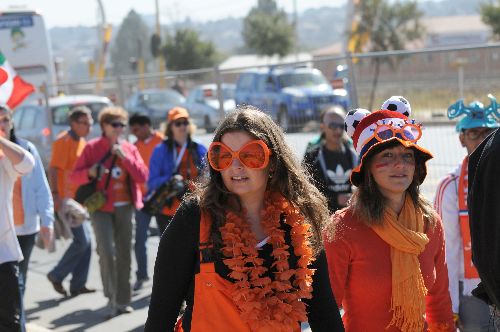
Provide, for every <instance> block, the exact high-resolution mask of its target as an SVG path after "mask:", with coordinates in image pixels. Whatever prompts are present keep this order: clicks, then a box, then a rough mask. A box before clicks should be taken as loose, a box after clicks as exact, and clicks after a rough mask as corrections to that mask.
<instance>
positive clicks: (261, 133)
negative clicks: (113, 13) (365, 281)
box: [145, 106, 344, 332]
mask: <svg viewBox="0 0 500 332" xmlns="http://www.w3.org/2000/svg"><path fill="white" fill-rule="evenodd" d="M208 161H209V164H210V166H209V172H208V176H207V178H206V179H205V180H204V182H203V183H201V184H199V185H198V187H197V190H196V191H195V192H194V193H193V194H192V195H191V196H190V197H188V198H187V199H185V201H184V202H183V203H182V204H181V206H180V207H179V209H178V210H177V213H176V215H175V216H174V218H173V219H172V221H171V223H170V225H169V227H168V228H167V229H166V231H165V232H164V233H163V236H162V238H161V241H160V245H159V248H158V256H157V260H156V266H155V274H154V284H153V292H152V295H151V303H150V306H149V314H148V319H147V322H146V327H145V331H147V332H151V331H237V332H239V331H242V332H250V331H300V329H301V324H300V323H301V322H305V321H308V322H309V324H310V326H311V329H312V331H315V332H316V331H343V330H344V328H343V326H342V321H341V319H340V314H339V311H338V307H337V305H336V303H335V300H334V297H333V294H332V292H331V288H330V285H329V280H328V270H327V266H326V257H325V254H324V252H323V250H322V248H321V238H320V232H321V229H322V224H323V223H324V222H325V221H326V220H327V218H328V209H327V204H326V200H325V198H324V197H323V196H322V195H321V194H320V193H319V191H318V190H317V189H316V188H315V187H314V186H313V185H312V184H310V182H309V180H308V178H307V176H306V175H305V173H304V171H303V170H302V168H301V167H300V164H299V163H298V161H297V160H296V158H295V156H294V153H293V151H292V150H291V149H290V147H289V146H288V145H286V143H285V137H284V134H283V131H282V130H281V129H280V128H279V127H278V126H277V125H276V124H275V123H274V122H273V120H272V119H271V118H270V117H269V116H268V115H265V114H264V113H262V112H260V111H259V110H258V109H256V108H253V107H251V106H243V107H239V109H238V110H237V111H236V112H234V113H231V114H230V115H229V116H228V117H227V118H226V119H225V120H224V121H223V122H222V123H221V124H220V125H219V127H218V128H217V130H216V132H215V136H214V139H213V143H212V144H211V145H210V148H209V150H208ZM184 300H185V301H186V304H187V306H186V309H185V311H184V314H183V315H182V316H181V317H180V318H179V319H178V315H179V311H180V309H181V306H182V302H183V301H184Z"/></svg>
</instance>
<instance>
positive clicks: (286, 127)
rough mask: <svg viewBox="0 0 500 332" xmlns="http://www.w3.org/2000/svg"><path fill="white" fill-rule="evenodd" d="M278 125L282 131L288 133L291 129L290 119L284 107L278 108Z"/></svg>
mask: <svg viewBox="0 0 500 332" xmlns="http://www.w3.org/2000/svg"><path fill="white" fill-rule="evenodd" d="M278 125H279V126H280V127H281V128H282V129H283V131H285V132H288V131H290V129H291V126H290V119H289V118H288V111H287V109H286V106H283V105H282V106H280V110H279V113H278Z"/></svg>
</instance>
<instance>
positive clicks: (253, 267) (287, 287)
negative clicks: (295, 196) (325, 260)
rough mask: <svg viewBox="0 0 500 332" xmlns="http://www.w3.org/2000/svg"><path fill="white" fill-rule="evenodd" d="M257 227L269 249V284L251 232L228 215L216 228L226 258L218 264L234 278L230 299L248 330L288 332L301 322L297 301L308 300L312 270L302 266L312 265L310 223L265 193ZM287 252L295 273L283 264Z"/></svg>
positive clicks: (278, 198) (281, 200)
mask: <svg viewBox="0 0 500 332" xmlns="http://www.w3.org/2000/svg"><path fill="white" fill-rule="evenodd" d="M282 214H283V215H285V222H286V223H287V224H288V225H290V226H291V231H290V236H291V244H292V248H290V246H288V245H287V244H286V243H285V231H284V230H282V229H281V228H280V218H281V215H282ZM261 224H262V227H263V228H264V230H265V232H266V234H268V235H269V241H268V242H269V243H270V244H271V245H272V247H273V251H272V253H271V256H272V257H273V259H274V262H273V263H272V265H271V268H272V269H273V271H272V274H273V275H274V280H272V279H271V278H269V277H267V276H264V275H265V274H266V272H268V268H266V267H264V266H262V264H263V262H264V260H263V259H262V258H259V257H258V256H259V253H258V249H257V248H256V245H257V239H256V238H255V234H254V233H253V232H252V231H251V229H250V225H249V224H248V223H247V222H246V221H245V220H244V219H243V218H242V217H240V216H238V215H237V214H235V213H232V212H228V213H227V214H226V223H225V225H224V226H223V227H220V232H221V236H222V241H223V244H224V247H223V248H222V253H223V255H224V256H225V257H227V258H226V259H224V260H223V262H224V264H225V265H227V267H228V268H229V269H230V270H231V273H230V274H229V277H231V278H232V279H234V280H235V282H234V283H233V288H232V290H231V292H232V294H231V295H232V298H233V301H234V302H235V304H236V306H237V307H238V309H239V310H240V315H241V318H242V319H243V320H245V321H246V322H247V323H248V324H249V326H250V329H251V330H252V331H262V330H266V331H267V330H271V331H292V330H295V329H296V328H297V325H298V322H300V321H306V320H307V316H306V307H305V304H304V302H302V301H301V299H303V298H307V299H309V298H311V297H312V295H311V292H312V275H313V274H314V270H312V269H310V268H308V265H309V264H310V263H311V262H312V261H313V252H312V248H311V246H310V242H309V238H310V237H311V231H310V225H309V224H306V223H304V217H303V216H302V215H301V214H300V212H299V210H298V209H296V208H295V207H293V205H292V204H291V203H290V202H289V201H288V200H286V199H285V198H284V197H283V196H282V195H281V194H279V193H266V195H265V201H264V209H263V211H262V212H261ZM290 249H293V252H294V254H295V255H296V256H297V258H298V260H297V268H296V269H291V268H290V266H289V264H288V257H289V256H290ZM292 280H293V281H292Z"/></svg>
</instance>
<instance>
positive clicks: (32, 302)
mask: <svg viewBox="0 0 500 332" xmlns="http://www.w3.org/2000/svg"><path fill="white" fill-rule="evenodd" d="M158 242H159V237H158V236H154V237H149V238H148V243H147V248H148V260H149V266H148V269H149V271H150V277H151V279H152V276H153V268H154V261H155V258H156V251H157V247H158ZM69 243H70V242H69V241H65V242H63V241H57V251H56V252H55V253H47V252H46V251H43V250H40V249H38V248H36V247H35V248H34V249H33V254H32V256H31V262H30V268H29V272H28V282H27V288H26V294H25V299H24V300H25V308H26V316H27V322H28V324H27V331H28V332H48V331H57V332H69V331H72V332H73V331H89V332H111V331H112V332H125V331H127V332H132V331H133V332H138V331H143V328H144V323H145V322H146V318H147V312H148V306H149V299H150V294H151V287H152V281H149V282H146V283H145V284H144V287H143V289H141V290H140V291H138V292H133V293H132V304H131V305H132V307H133V308H134V310H135V311H134V312H132V313H130V314H123V315H120V316H117V317H114V318H112V319H109V320H106V319H105V314H106V311H105V307H106V304H107V299H106V298H105V297H104V295H103V292H102V284H101V279H100V273H99V265H98V256H97V254H96V253H95V241H94V240H93V251H92V259H91V267H90V274H89V280H88V282H87V286H88V287H89V288H95V289H97V292H95V293H91V294H83V295H79V296H76V297H63V296H61V295H60V294H58V293H56V291H55V290H54V289H53V288H52V285H51V283H50V282H49V281H48V280H47V277H46V275H47V273H48V272H49V271H50V270H51V269H52V267H54V266H55V264H57V262H58V261H59V258H60V257H61V256H62V254H63V253H64V250H65V249H66V247H67V246H68V245H69ZM135 270H136V267H135V257H134V254H133V252H132V273H131V283H132V284H133V282H134V281H135ZM64 287H65V288H66V289H68V287H69V279H68V280H65V281H64Z"/></svg>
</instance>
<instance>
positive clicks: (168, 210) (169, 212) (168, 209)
mask: <svg viewBox="0 0 500 332" xmlns="http://www.w3.org/2000/svg"><path fill="white" fill-rule="evenodd" d="M180 152H181V147H177V153H180ZM195 153H196V152H195ZM188 156H189V167H190V169H191V174H190V175H189V179H190V181H193V180H194V179H196V177H197V176H198V169H197V168H196V165H195V164H194V161H193V157H192V156H191V155H190V151H189V150H187V149H186V152H185V153H184V155H183V156H182V160H181V164H180V167H179V174H180V175H182V177H184V179H187V163H188ZM179 205H181V201H179V200H178V199H177V198H174V201H173V202H172V205H171V206H165V207H164V208H163V210H162V211H161V213H162V214H164V215H166V216H173V215H174V214H175V211H177V208H178V207H179Z"/></svg>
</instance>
